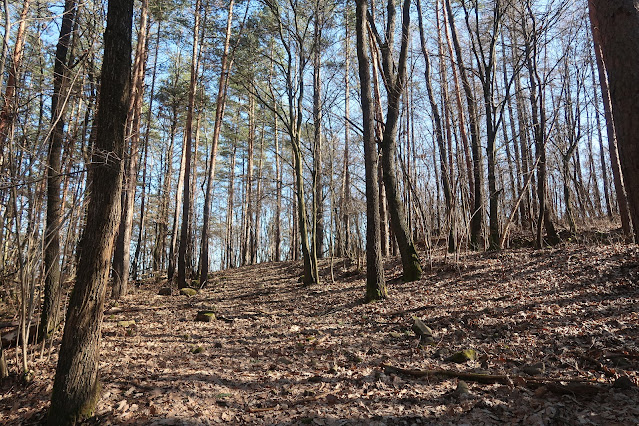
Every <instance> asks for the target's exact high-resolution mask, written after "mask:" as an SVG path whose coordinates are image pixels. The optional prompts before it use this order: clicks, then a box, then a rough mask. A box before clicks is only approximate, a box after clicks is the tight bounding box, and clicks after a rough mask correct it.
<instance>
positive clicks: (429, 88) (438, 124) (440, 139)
mask: <svg viewBox="0 0 639 426" xmlns="http://www.w3.org/2000/svg"><path fill="white" fill-rule="evenodd" d="M417 18H418V24H419V39H420V44H421V48H422V55H423V56H424V64H425V67H424V79H425V81H426V93H427V94H428V100H429V102H430V108H431V111H432V113H433V123H434V124H435V140H436V141H437V146H438V147H439V155H440V166H441V170H442V173H441V177H442V179H441V181H442V190H443V191H444V200H445V202H446V216H447V218H448V220H447V222H448V223H449V229H450V233H449V237H448V251H449V252H450V253H453V252H455V250H456V247H455V230H454V224H455V218H454V211H453V195H452V191H451V182H450V173H449V169H448V165H447V162H446V161H447V158H446V157H447V151H446V144H445V143H444V133H443V129H442V119H441V116H440V114H439V107H438V106H437V102H436V101H435V95H434V94H433V85H432V83H431V77H430V57H429V53H428V49H427V47H426V38H425V36H424V25H423V18H422V4H421V0H417ZM439 33H440V32H439V31H438V34H439ZM440 46H441V40H440ZM440 53H441V52H440Z"/></svg>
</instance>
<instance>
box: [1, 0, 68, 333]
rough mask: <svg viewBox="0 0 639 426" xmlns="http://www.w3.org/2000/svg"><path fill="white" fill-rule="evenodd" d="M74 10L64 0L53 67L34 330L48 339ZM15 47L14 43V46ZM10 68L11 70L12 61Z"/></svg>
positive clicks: (55, 314)
mask: <svg viewBox="0 0 639 426" xmlns="http://www.w3.org/2000/svg"><path fill="white" fill-rule="evenodd" d="M27 3H28V1H26V2H25V6H26V5H27ZM75 12H76V4H75V0H67V1H65V3H64V13H63V15H62V26H61V27H60V36H59V38H58V45H57V47H56V54H55V65H54V70H53V96H52V97H51V133H50V137H49V158H48V161H47V165H48V167H47V219H46V220H47V224H46V230H45V233H44V272H45V275H44V300H43V302H42V311H41V314H40V327H39V330H38V335H39V336H40V337H41V338H48V337H49V336H50V335H51V333H53V332H54V331H55V329H56V328H57V326H58V323H59V322H60V318H59V309H60V296H61V294H60V291H61V290H60V226H61V224H62V199H61V197H60V184H61V182H62V170H61V167H62V143H63V141H64V125H65V112H66V100H65V92H66V90H68V85H69V83H68V81H67V79H68V78H69V76H68V71H67V70H68V68H67V53H68V51H69V46H70V44H71V32H72V29H73V22H74V21H75ZM23 13H24V10H23ZM25 18H26V16H25ZM20 25H21V27H22V26H23V23H22V22H21V23H20ZM22 30H23V31H24V28H22ZM19 32H20V31H19ZM16 44H17V43H16ZM17 47H18V46H17V45H16V48H17ZM14 61H15V53H14ZM12 68H13V69H15V63H14V66H13V67H12ZM12 81H13V83H12V84H13V85H15V75H13V72H12V73H11V74H10V75H9V79H8V82H7V84H10V83H11V82H12ZM14 90H15V88H14ZM8 91H9V88H7V92H8ZM10 103H13V100H12V99H11V100H8V101H7V103H6V104H5V108H6V107H7V106H8V105H10Z"/></svg>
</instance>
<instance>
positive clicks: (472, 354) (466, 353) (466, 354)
mask: <svg viewBox="0 0 639 426" xmlns="http://www.w3.org/2000/svg"><path fill="white" fill-rule="evenodd" d="M475 359H477V352H476V351H475V350H474V349H464V350H463V351H459V352H455V353H454V354H452V355H451V356H450V357H449V358H448V361H451V362H454V363H456V364H463V363H465V362H466V361H472V360H475Z"/></svg>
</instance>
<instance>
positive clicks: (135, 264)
mask: <svg viewBox="0 0 639 426" xmlns="http://www.w3.org/2000/svg"><path fill="white" fill-rule="evenodd" d="M149 25H151V24H150V23H149ZM161 28H162V21H158V32H157V36H156V40H155V53H154V56H153V73H152V77H151V90H150V94H149V109H148V111H147V115H146V130H145V134H144V161H143V166H142V167H143V172H142V196H141V201H140V228H139V230H138V238H137V244H136V246H135V255H134V256H133V266H132V268H131V269H132V271H133V279H137V278H138V269H139V266H138V265H139V263H140V252H141V247H142V234H143V232H144V228H145V221H146V196H147V190H146V182H147V166H148V161H147V158H148V154H149V136H150V134H151V122H152V115H153V98H154V95H155V80H156V75H157V64H158V51H159V49H160V30H161ZM148 32H149V31H148V30H147V34H148ZM172 151H173V147H171V152H172ZM149 192H150V188H149ZM165 217H166V215H165V216H162V218H161V220H164V219H165ZM165 234H166V231H165Z"/></svg>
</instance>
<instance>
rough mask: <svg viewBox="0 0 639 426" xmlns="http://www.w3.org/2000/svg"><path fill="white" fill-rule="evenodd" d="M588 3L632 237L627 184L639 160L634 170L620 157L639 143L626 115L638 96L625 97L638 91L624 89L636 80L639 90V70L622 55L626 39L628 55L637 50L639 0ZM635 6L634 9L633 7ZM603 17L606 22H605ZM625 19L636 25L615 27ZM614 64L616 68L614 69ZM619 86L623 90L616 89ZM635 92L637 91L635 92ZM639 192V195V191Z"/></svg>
mask: <svg viewBox="0 0 639 426" xmlns="http://www.w3.org/2000/svg"><path fill="white" fill-rule="evenodd" d="M604 3H605V4H604ZM588 6H589V8H590V23H591V25H592V34H593V41H594V48H595V58H596V60H597V68H598V70H599V84H600V86H601V97H602V101H603V105H604V115H605V118H606V128H607V131H608V145H609V147H608V151H609V152H610V163H611V166H612V176H613V180H614V182H615V191H616V195H617V203H618V205H619V214H620V215H621V226H622V228H623V232H624V235H625V236H626V238H630V237H631V235H632V229H631V222H632V225H633V226H634V228H635V235H637V231H636V229H637V226H638V225H639V224H638V223H636V220H635V219H632V220H631V216H633V213H632V209H633V208H632V207H631V206H630V204H632V202H631V200H630V197H631V196H630V194H629V193H628V194H626V190H628V192H630V189H628V188H626V185H628V184H629V181H630V180H633V181H635V182H636V181H637V179H636V177H637V176H636V173H637V170H638V169H637V166H638V164H637V163H635V165H634V168H632V167H630V168H629V169H630V170H627V168H628V167H627V166H625V165H624V164H622V161H620V154H621V157H622V158H623V155H624V154H623V150H622V148H621V145H622V144H635V142H631V141H632V135H633V133H632V131H629V130H628V129H626V127H631V123H632V122H633V119H632V118H629V117H625V116H624V114H628V113H629V111H632V109H630V110H626V108H629V107H630V106H631V105H626V103H630V104H632V102H633V101H635V102H636V99H623V98H624V97H627V98H633V96H635V95H636V91H635V92H627V93H624V92H623V90H626V89H629V90H632V89H633V84H634V85H635V86H634V90H636V81H633V79H634V78H636V77H637V70H636V69H634V70H632V69H631V68H632V66H633V65H634V62H633V61H632V60H629V61H628V63H624V59H623V58H622V57H623V55H624V49H625V47H624V46H625V44H624V43H627V45H628V46H627V48H628V49H631V50H629V52H628V56H627V57H626V58H630V57H632V56H631V54H636V53H637V50H636V49H637V40H636V39H634V38H633V37H635V36H636V31H637V23H636V22H632V21H633V20H636V18H637V10H636V8H637V7H638V5H637V1H633V0H614V1H611V2H602V1H600V0H590V1H589V2H588ZM633 7H634V9H632V8H633ZM626 8H627V9H626ZM624 9H625V10H624ZM630 9H632V12H630ZM614 11H617V14H615V13H613V12H614ZM622 11H625V12H628V13H629V15H628V16H627V17H621V13H620V12H622ZM622 13H623V12H622ZM602 20H604V21H605V22H602ZM624 20H627V21H629V22H624V24H625V23H628V24H631V23H632V24H633V25H632V27H630V28H625V27H624V28H623V31H622V29H617V28H615V25H617V23H618V22H616V21H619V23H621V21H624ZM619 49H621V50H619ZM632 49H634V50H632ZM626 60H627V59H626ZM612 68H614V70H613V69H612ZM626 72H630V73H631V74H628V75H626V74H624V73H626ZM615 78H621V79H622V81H614V82H613V79H615ZM615 90H620V91H619V92H615ZM631 93H632V94H633V95H631ZM615 104H618V105H617V107H615ZM615 108H617V109H615ZM619 108H621V111H618V109H619ZM618 119H620V120H625V121H627V122H626V123H623V124H620V123H617V120H618ZM620 126H624V130H623V132H624V137H625V138H628V139H627V140H625V141H623V142H622V141H621V135H619V132H620V131H621V128H620ZM625 132H629V133H625ZM635 145H636V144H635ZM626 149H627V150H629V151H630V153H633V152H634V153H637V151H635V150H636V149H637V147H636V146H635V148H634V149H635V150H633V149H632V147H630V148H626ZM626 160H628V161H629V162H630V160H631V159H630V158H628V159H626V158H624V162H625V161H626ZM626 172H629V173H631V175H633V177H631V176H627V175H626ZM636 196H637V197H639V194H637V195H636ZM637 207H639V206H635V207H634V208H635V209H636V208H637ZM635 238H636V237H635Z"/></svg>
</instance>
